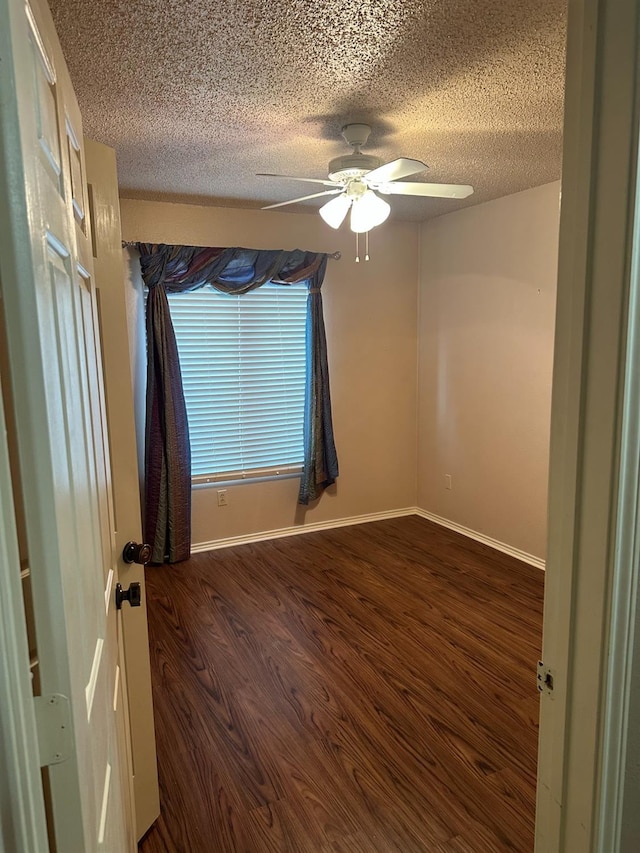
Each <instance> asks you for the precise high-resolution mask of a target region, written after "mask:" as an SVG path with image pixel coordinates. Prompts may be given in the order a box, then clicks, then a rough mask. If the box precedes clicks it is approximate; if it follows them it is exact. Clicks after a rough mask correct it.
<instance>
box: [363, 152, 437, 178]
mask: <svg viewBox="0 0 640 853" xmlns="http://www.w3.org/2000/svg"><path fill="white" fill-rule="evenodd" d="M428 168H429V167H428V166H427V164H426V163H422V162H421V161H420V160H408V159H407V158H406V157H399V158H398V159H397V160H392V161H391V162H390V163H385V164H384V166H378V168H377V169H372V170H371V171H370V172H367V174H366V175H365V176H364V179H365V181H366V182H367V183H368V184H370V183H371V182H373V183H374V184H378V183H387V181H397V180H398V179H399V178H408V177H409V175H416V174H417V173H418V172H424V170H425V169H428Z"/></svg>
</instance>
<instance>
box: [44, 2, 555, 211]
mask: <svg viewBox="0 0 640 853" xmlns="http://www.w3.org/2000/svg"><path fill="white" fill-rule="evenodd" d="M51 7H52V11H53V15H54V19H55V22H56V25H57V27H58V32H59V35H60V38H61V41H62V45H63V48H64V51H65V55H66V58H67V61H68V64H69V67H70V70H71V76H72V78H73V81H74V85H75V88H76V92H77V94H78V99H79V101H80V106H81V109H82V113H83V116H84V126H85V133H86V135H87V136H90V137H92V138H94V139H97V140H99V141H101V142H105V143H107V144H108V145H111V146H113V147H114V148H115V149H116V151H117V156H118V170H119V177H120V184H121V188H122V192H123V195H127V196H136V197H143V198H171V199H174V200H181V201H195V202H198V203H212V204H223V205H229V206H234V207H260V206H261V205H262V204H269V203H273V202H277V201H284V200H285V199H288V198H295V197H296V196H301V195H305V194H307V193H312V192H314V191H317V190H321V189H322V187H317V189H314V185H313V184H301V183H297V182H293V181H277V180H275V179H269V178H258V177H255V173H256V172H280V173H285V174H292V175H303V176H310V177H319V178H324V177H326V174H327V163H328V161H329V160H330V159H331V158H332V157H335V156H337V155H339V154H343V153H348V148H347V146H346V144H345V143H344V142H343V140H342V138H341V137H340V129H341V127H342V125H344V124H346V123H348V122H353V121H364V122H366V123H368V124H370V125H371V127H372V134H371V137H370V140H369V145H368V146H367V147H366V148H365V152H366V153H370V154H375V155H377V156H379V157H382V158H383V159H384V160H385V161H386V160H391V159H394V158H395V157H399V156H405V157H412V158H416V159H419V160H423V161H424V162H425V163H427V164H428V165H429V166H430V170H429V171H428V172H426V173H425V174H424V176H423V178H424V180H428V181H434V182H446V183H464V184H472V185H473V186H474V187H475V194H474V195H473V196H471V197H470V198H469V199H468V200H466V201H443V200H436V199H420V198H397V197H396V198H394V199H393V200H392V201H391V203H392V206H393V210H394V215H396V216H398V217H400V218H403V219H417V220H420V219H426V218H428V217H429V216H434V215H438V214H440V213H443V212H445V211H448V210H454V209H456V208H458V207H463V206H468V205H470V204H477V203H478V202H481V201H486V200H487V199H490V198H495V197H498V196H502V195H507V194H508V193H513V192H516V191H518V190H522V189H525V188H527V187H531V186H536V185H538V184H543V183H546V182H547V181H552V180H554V179H557V178H558V177H559V176H560V156H561V134H562V100H563V78H564V66H563V63H564V38H565V22H566V2H564V0H361V2H357V3H356V2H341V0H333V2H326V1H324V2H323V0H270V2H268V3H259V2H229V0H217V2H216V0H209V2H207V0H164V2H162V0H125V2H122V0H114V2H105V0H51ZM323 201H324V199H319V200H314V201H311V202H307V203H306V204H305V205H304V206H302V207H298V208H291V207H285V208H282V210H284V211H291V210H295V209H303V210H307V211H313V210H315V209H317V208H318V207H320V205H321V204H322V203H323Z"/></svg>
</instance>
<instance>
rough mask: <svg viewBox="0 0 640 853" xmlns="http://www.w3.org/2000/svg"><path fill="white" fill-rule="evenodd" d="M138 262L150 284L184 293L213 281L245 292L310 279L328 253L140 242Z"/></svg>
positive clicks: (219, 286)
mask: <svg viewBox="0 0 640 853" xmlns="http://www.w3.org/2000/svg"><path fill="white" fill-rule="evenodd" d="M138 248H139V250H140V266H141V269H142V276H143V278H144V281H145V284H146V285H147V287H149V288H152V287H154V286H155V285H156V284H159V283H161V282H162V283H163V284H164V287H165V290H166V291H167V292H168V293H184V292H185V291H189V290H197V289H198V288H200V287H203V286H204V285H205V284H210V285H212V286H213V287H215V288H216V289H217V290H222V291H224V292H225V293H238V294H242V293H247V292H248V291H249V290H254V289H255V288H256V287H261V286H262V285H263V284H266V283H267V282H268V281H269V282H273V283H274V284H293V283H294V282H298V281H307V280H309V279H310V278H311V277H312V276H314V275H315V274H316V273H317V272H318V270H319V269H320V267H321V266H322V267H323V269H324V266H325V265H326V261H327V256H326V255H325V254H320V253H318V252H303V251H301V250H300V249H294V250H293V251H291V252H285V251H282V250H279V249H276V250H272V249H266V250H265V249H241V248H235V249H216V248H205V247H202V246H166V245H162V244H161V245H157V244H154V243H139V244H138Z"/></svg>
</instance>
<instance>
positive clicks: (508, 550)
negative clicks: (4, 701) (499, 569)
mask: <svg viewBox="0 0 640 853" xmlns="http://www.w3.org/2000/svg"><path fill="white" fill-rule="evenodd" d="M414 512H415V514H416V515H419V516H420V517H421V518H426V519H427V521H433V522H434V523H435V524H440V525H441V526H442V527H448V528H449V530H455V532H456V533H461V534H462V535H463V536H468V537H469V539H475V541H476V542H482V544H483V545H488V546H489V547H490V548H495V550H496V551H502V553H503V554H508V555H509V556H510V557H515V558H516V560H521V561H522V562H523V563H528V564H529V565H530V566H535V568H536V569H542V570H543V571H544V568H545V561H544V560H542V559H541V558H540V557H534V556H533V554H527V552H526V551H521V550H520V549H519V548H513V547H512V546H511V545H506V544H505V543H504V542H500V541H498V540H497V539H492V538H491V536H485V535H484V533H478V531H477V530H471V529H470V528H469V527H463V526H462V525H461V524H456V523H455V521H449V520H448V519H446V518H442V517H441V516H439V515H434V513H432V512H427V511H426V510H425V509H420V508H419V507H415V509H414Z"/></svg>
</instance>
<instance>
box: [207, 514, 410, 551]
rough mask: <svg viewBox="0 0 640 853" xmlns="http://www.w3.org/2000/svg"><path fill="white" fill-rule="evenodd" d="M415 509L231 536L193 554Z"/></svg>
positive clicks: (381, 517) (360, 521)
mask: <svg viewBox="0 0 640 853" xmlns="http://www.w3.org/2000/svg"><path fill="white" fill-rule="evenodd" d="M415 512H416V510H415V507H412V506H411V507H407V508H406V509H393V510H389V511H388V512H372V513H369V514H368V515H353V516H351V517H350V518H337V519H332V520H331V521H316V522H312V523H311V524H297V525H295V526H292V527H281V528H279V529H278V530H265V531H263V532H262V533H249V534H248V535H246V536H229V537H228V538H226V539H214V540H213V541H212V542H196V543H195V544H193V545H192V546H191V553H192V554H200V553H201V552H203V551H215V550H217V549H218V548H231V547H232V546H233V545H247V544H248V543H250V542H265V541H266V540H268V539H282V538H283V537H285V536H298V535H299V534H301V533H315V532H316V531H318V530H331V529H332V528H334V527H349V526H350V525H352V524H366V522H368V521H384V520H385V519H386V518H400V517H401V516H404V515H415Z"/></svg>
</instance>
